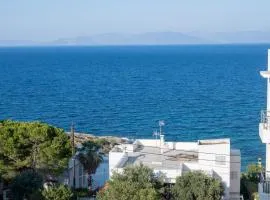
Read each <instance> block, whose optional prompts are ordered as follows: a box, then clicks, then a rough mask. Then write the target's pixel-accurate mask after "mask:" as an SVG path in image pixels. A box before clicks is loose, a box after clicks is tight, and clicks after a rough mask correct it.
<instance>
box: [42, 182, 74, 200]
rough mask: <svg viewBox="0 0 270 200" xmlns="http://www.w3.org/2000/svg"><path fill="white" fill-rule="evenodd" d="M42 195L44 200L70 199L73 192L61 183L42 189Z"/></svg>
mask: <svg viewBox="0 0 270 200" xmlns="http://www.w3.org/2000/svg"><path fill="white" fill-rule="evenodd" d="M42 196H43V197H44V199H45V200H52V199H53V200H70V199H72V197H73V193H72V191H71V189H70V188H68V187H67V186H65V185H62V184H61V185H56V186H52V187H49V188H48V189H43V191H42Z"/></svg>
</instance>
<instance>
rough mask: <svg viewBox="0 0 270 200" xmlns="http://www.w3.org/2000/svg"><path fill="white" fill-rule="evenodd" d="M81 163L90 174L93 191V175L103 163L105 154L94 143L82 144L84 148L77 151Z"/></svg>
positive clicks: (89, 183)
mask: <svg viewBox="0 0 270 200" xmlns="http://www.w3.org/2000/svg"><path fill="white" fill-rule="evenodd" d="M77 152H78V153H79V154H78V158H79V161H80V163H81V164H82V165H83V167H84V169H85V171H86V172H87V173H88V174H89V178H88V186H89V189H90V190H92V188H91V186H92V177H91V174H94V173H95V172H96V169H97V168H98V166H99V165H100V163H101V162H102V161H103V153H102V152H101V151H100V145H98V144H97V143H95V142H93V141H87V142H84V143H83V144H82V147H81V148H79V149H78V151H77Z"/></svg>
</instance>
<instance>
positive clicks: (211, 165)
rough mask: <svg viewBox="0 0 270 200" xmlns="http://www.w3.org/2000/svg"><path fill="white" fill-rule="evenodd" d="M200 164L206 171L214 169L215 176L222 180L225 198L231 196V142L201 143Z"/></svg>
mask: <svg viewBox="0 0 270 200" xmlns="http://www.w3.org/2000/svg"><path fill="white" fill-rule="evenodd" d="M198 160H199V166H200V168H201V169H202V170H204V171H210V170H211V169H213V171H214V177H215V178H218V179H220V180H222V183H223V185H224V189H225V191H224V195H225V199H229V196H230V189H229V188H230V144H229V143H224V144H222V143H220V144H202V145H199V156H198Z"/></svg>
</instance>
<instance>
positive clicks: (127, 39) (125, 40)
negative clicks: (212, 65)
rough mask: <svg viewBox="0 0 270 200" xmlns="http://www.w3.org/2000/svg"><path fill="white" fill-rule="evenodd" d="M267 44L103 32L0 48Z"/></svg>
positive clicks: (202, 35)
mask: <svg viewBox="0 0 270 200" xmlns="http://www.w3.org/2000/svg"><path fill="white" fill-rule="evenodd" d="M236 43H240V44H241V43H242V44H244V43H247V44H248V43H270V32H260V31H239V32H213V33H211V32H208V33H207V32H190V33H180V32H148V33H141V34H121V33H105V34H98V35H92V36H81V37H75V38H60V39H57V40H54V41H51V42H46V43H45V42H43V43H42V42H34V41H20V40H2V41H1V40H0V46H26V45H28V46H31V45H32V46H62V45H63V46H68V45H75V46H76V45H89V46H93V45H178V44H236Z"/></svg>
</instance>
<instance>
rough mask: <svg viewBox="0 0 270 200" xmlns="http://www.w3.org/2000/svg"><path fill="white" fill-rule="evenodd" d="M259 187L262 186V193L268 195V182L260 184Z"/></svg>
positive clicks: (269, 191)
mask: <svg viewBox="0 0 270 200" xmlns="http://www.w3.org/2000/svg"><path fill="white" fill-rule="evenodd" d="M260 185H261V186H262V192H263V193H267V194H269V193H270V181H264V182H261V183H260Z"/></svg>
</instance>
